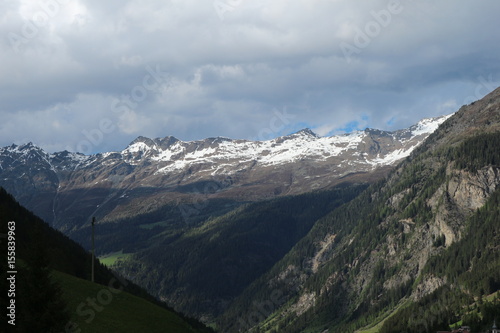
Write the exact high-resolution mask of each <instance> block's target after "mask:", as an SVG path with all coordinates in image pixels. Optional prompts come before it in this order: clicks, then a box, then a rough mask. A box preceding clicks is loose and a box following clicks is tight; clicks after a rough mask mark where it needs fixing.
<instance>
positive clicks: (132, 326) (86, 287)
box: [52, 271, 196, 333]
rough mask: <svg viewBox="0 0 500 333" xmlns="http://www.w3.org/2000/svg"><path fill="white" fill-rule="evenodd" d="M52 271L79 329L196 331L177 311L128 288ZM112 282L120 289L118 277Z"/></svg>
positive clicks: (93, 331)
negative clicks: (124, 289) (169, 309)
mask: <svg viewBox="0 0 500 333" xmlns="http://www.w3.org/2000/svg"><path fill="white" fill-rule="evenodd" d="M52 274H53V278H54V279H55V280H56V281H57V282H58V283H59V285H60V286H61V287H62V290H63V298H64V299H65V300H66V302H67V304H68V308H69V311H70V314H71V321H72V322H73V323H74V324H73V325H74V328H75V329H74V331H76V332H78V329H81V333H85V332H89V333H101V332H102V333H113V332H120V333H127V332H130V333H136V332H148V333H155V332H158V333H159V332H162V333H164V332H176V333H177V332H178V333H193V332H196V331H195V330H194V329H192V328H191V327H190V326H189V324H187V323H186V322H185V321H183V320H182V319H181V318H180V317H179V316H177V315H176V314H174V313H172V312H170V311H168V310H166V309H164V308H161V307H159V306H156V305H155V304H152V303H150V302H148V301H146V300H144V299H142V298H139V297H136V296H134V295H131V294H129V293H127V292H125V291H120V290H119V289H114V290H110V289H109V288H108V287H107V286H103V285H99V284H96V283H92V282H89V281H87V280H83V279H79V278H76V277H74V276H71V275H68V274H65V273H61V272H57V271H54V272H53V273H52ZM111 282H112V285H113V286H115V287H117V288H120V283H119V281H118V280H116V281H115V280H113V281H111ZM93 299H94V300H95V305H94V304H93V303H92V300H93ZM89 300H90V301H89Z"/></svg>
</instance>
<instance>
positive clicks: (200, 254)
mask: <svg viewBox="0 0 500 333" xmlns="http://www.w3.org/2000/svg"><path fill="white" fill-rule="evenodd" d="M498 144H500V89H497V90H495V91H493V92H492V93H490V94H489V95H487V96H485V97H484V98H483V99H482V100H480V101H477V102H475V103H472V104H470V105H467V106H463V107H462V108H461V109H460V110H458V111H457V112H456V113H455V114H453V115H448V116H443V117H438V118H433V119H424V120H422V121H420V122H419V123H418V124H416V125H414V126H412V127H410V128H408V129H404V130H399V131H395V132H387V131H380V130H374V129H366V130H364V131H357V132H354V133H350V134H345V135H338V136H332V137H319V136H317V135H316V134H314V133H313V132H312V131H311V130H309V129H305V130H302V131H299V132H297V133H294V134H291V135H288V136H284V137H280V138H276V139H273V140H268V141H247V140H231V139H227V138H220V137H219V138H209V139H205V140H199V141H190V142H184V141H180V140H178V139H176V138H174V137H166V138H159V139H149V138H145V137H139V138H137V139H136V140H134V141H133V142H132V143H130V144H129V145H128V147H126V148H125V149H124V150H123V151H121V152H109V153H101V154H96V155H90V156H86V155H82V154H78V153H70V152H58V153H47V152H44V151H43V150H42V149H41V148H39V147H36V146H35V145H33V144H25V145H20V146H18V145H12V146H9V147H4V148H1V149H0V186H2V187H4V188H5V189H6V190H7V191H9V192H10V193H12V194H13V195H14V196H15V197H16V199H17V200H19V201H20V202H21V203H22V204H23V205H25V206H26V207H28V208H29V209H31V210H32V211H34V212H35V213H36V214H38V215H39V216H41V217H42V218H44V220H46V221H47V222H48V223H49V224H50V225H52V226H53V227H55V228H57V229H59V230H61V231H62V232H64V233H65V234H66V235H68V236H70V237H71V238H73V239H74V240H76V241H78V242H79V243H81V244H82V245H84V247H86V248H89V240H90V237H89V235H90V225H89V221H90V218H91V217H93V216H95V217H97V221H98V223H97V225H96V230H97V236H96V246H97V253H98V254H99V255H100V256H101V259H102V262H106V264H108V265H110V266H111V267H112V268H113V269H114V270H116V271H118V272H120V274H122V275H124V276H126V277H128V278H130V279H132V280H133V281H134V282H136V283H137V284H139V285H140V286H142V287H144V288H145V289H147V290H148V291H149V292H150V293H151V294H153V295H154V296H156V297H158V298H159V299H161V300H162V301H165V302H166V303H167V304H168V305H170V306H172V307H173V308H175V310H178V311H181V312H183V313H186V314H188V315H191V316H194V317H196V318H198V319H200V320H202V321H203V322H205V323H208V324H210V325H211V326H212V327H215V328H216V329H217V330H219V331H221V332H290V333H292V332H325V333H326V332H335V331H342V332H381V333H387V332H403V331H404V332H421V331H424V332H433V331H435V330H446V329H449V328H450V327H449V325H450V324H453V323H462V322H464V323H468V324H470V325H471V326H472V327H474V328H475V329H478V330H479V329H484V328H485V327H486V326H485V325H486V322H487V321H488V320H490V319H493V318H494V317H495V316H497V315H500V300H499V299H498V298H499V296H498V295H499V293H498V290H500V270H499V269H498V267H500V248H499V247H498V246H499V245H498V244H500V243H499V241H500V234H499V233H498V230H500V229H499V228H498V227H499V226H500V220H499V216H500V214H499V213H500V212H499V211H498V209H499V207H500V190H499V185H500V153H499V151H498Z"/></svg>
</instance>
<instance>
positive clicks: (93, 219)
mask: <svg viewBox="0 0 500 333" xmlns="http://www.w3.org/2000/svg"><path fill="white" fill-rule="evenodd" d="M94 224H95V216H94V217H92V282H94V256H95V254H94V251H95V248H94Z"/></svg>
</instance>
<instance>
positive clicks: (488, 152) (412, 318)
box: [219, 88, 500, 332]
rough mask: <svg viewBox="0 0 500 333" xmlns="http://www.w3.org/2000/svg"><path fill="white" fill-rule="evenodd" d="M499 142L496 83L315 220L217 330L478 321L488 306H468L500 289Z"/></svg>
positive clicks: (416, 326)
mask: <svg viewBox="0 0 500 333" xmlns="http://www.w3.org/2000/svg"><path fill="white" fill-rule="evenodd" d="M498 144H500V88H499V89H497V90H495V91H494V92H492V93H491V94H489V95H487V96H486V97H484V98H483V99H482V100H480V101H478V102H475V103H473V104H471V105H468V106H464V107H462V108H461V109H460V110H459V111H458V112H457V113H456V114H454V115H453V116H452V117H451V118H449V119H448V120H447V121H445V122H444V123H443V124H442V125H441V126H440V128H439V129H438V130H437V131H435V132H434V133H433V134H432V135H431V136H430V137H429V138H428V139H427V140H426V141H425V142H424V143H423V144H422V145H421V146H419V147H418V148H417V149H416V150H415V151H414V152H413V153H412V154H411V155H410V157H409V158H408V159H406V160H405V161H404V162H402V163H401V164H400V165H399V166H398V167H397V168H396V169H395V170H394V171H393V172H391V173H390V174H389V176H388V177H387V178H386V179H385V180H383V181H381V182H379V183H377V184H374V185H372V186H371V187H369V188H368V189H367V190H366V191H365V192H363V193H362V194H361V195H360V196H358V197H357V198H356V199H354V200H352V201H351V202H349V203H348V204H346V205H344V206H342V207H340V208H337V209H335V210H333V211H332V212H330V213H329V214H327V215H326V216H325V217H323V218H321V219H319V220H318V221H317V222H316V223H315V225H314V227H313V228H312V229H311V231H310V232H309V233H308V234H307V236H305V237H304V238H303V239H302V240H301V241H299V242H298V243H297V244H296V245H295V246H294V248H293V249H292V250H291V251H290V252H289V253H288V254H287V255H286V256H285V257H284V258H283V259H282V260H280V261H279V262H277V263H276V264H275V265H274V267H273V268H272V269H271V270H270V271H269V272H267V273H266V274H264V275H263V276H262V277H261V278H260V279H259V280H258V281H256V282H254V283H253V284H252V285H250V286H249V287H248V288H247V289H246V290H245V291H244V292H243V293H242V294H241V295H240V296H239V297H238V298H237V299H236V300H235V301H234V302H233V303H232V304H231V305H230V306H229V307H228V310H227V311H226V313H225V314H224V315H223V316H222V317H221V318H220V319H219V322H220V325H221V327H223V329H222V331H224V332H236V331H252V332H253V331H255V332H303V331H304V332H305V331H307V332H335V331H342V332H354V331H357V332H363V331H364V329H370V332H371V331H376V332H379V331H380V332H402V331H405V332H432V331H436V330H444V329H449V327H448V324H450V323H454V322H458V321H460V320H461V319H463V318H466V319H468V320H469V321H470V322H473V323H479V322H480V319H479V317H480V316H482V315H483V314H482V313H481V314H477V316H476V317H474V316H472V317H474V318H475V319H471V318H469V317H467V315H471V312H470V307H469V306H470V305H473V304H475V302H476V301H477V299H478V298H482V297H484V296H486V295H488V294H490V293H493V292H496V291H497V290H499V289H500V270H499V269H498V267H500V248H499V245H498V244H499V241H500V233H499V232H498V230H500V229H499V227H500V219H499V217H498V215H497V214H498V207H499V206H498V205H499V199H498V198H499V197H500V151H499V150H498ZM273 295H274V296H273ZM464 309H469V310H464ZM485 313H486V312H485ZM389 315H391V316H392V317H391V318H388V316H389ZM461 315H464V316H465V317H461ZM377 324H378V326H377ZM374 327H375V328H374ZM477 327H481V326H477Z"/></svg>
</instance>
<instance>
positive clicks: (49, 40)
mask: <svg viewBox="0 0 500 333" xmlns="http://www.w3.org/2000/svg"><path fill="white" fill-rule="evenodd" d="M499 12H500V1H498V0H482V1H470V0H469V1H464V0H438V1H436V0H421V1H417V0H401V1H394V0H390V1H387V0H386V1H382V0H369V1H368V0H359V1H351V0H289V1H284V0H273V1H268V0H267V1H263V0H252V1H250V0H203V1H200V0H169V1H166V0H162V1H160V0H146V1H144V0H141V1H139V0H129V1H127V0H107V1H100V0H71V1H69V0H39V1H28V0H20V1H15V0H9V1H2V2H0V146H2V147H3V146H8V145H11V144H12V143H15V144H23V143H27V142H33V143H34V144H36V145H38V146H41V147H42V148H44V149H45V150H47V151H48V152H55V151H62V150H69V151H79V152H83V153H86V154H90V153H96V152H104V151H120V150H122V149H124V148H125V147H126V146H127V145H128V144H129V143H130V142H131V141H132V140H134V139H135V138H136V137H138V136H145V137H150V138H156V137H165V136H170V135H171V136H175V137H177V138H179V139H181V140H184V141H190V140H200V139H203V138H207V137H217V136H223V137H229V138H233V139H249V140H268V139H272V138H275V137H278V136H281V135H286V134H290V133H292V132H295V131H298V130H300V129H302V128H305V127H308V128H311V129H312V130H313V131H315V132H316V133H317V134H319V135H321V136H327V135H336V134H341V133H345V132H350V131H353V130H362V129H365V128H367V127H370V128H377V129H383V130H396V129H401V128H406V127H408V126H411V125H412V124H415V123H416V122H418V121H419V120H420V119H422V118H427V117H435V116H439V115H445V114H450V113H452V112H455V111H457V110H458V109H459V108H460V107H461V106H462V105H464V104H469V103H471V102H472V101H474V100H477V99H480V98H482V97H483V96H484V95H486V94H487V93H489V92H490V91H492V90H493V89H495V88H496V87H498V86H500V21H499V20H498V13H499Z"/></svg>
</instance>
